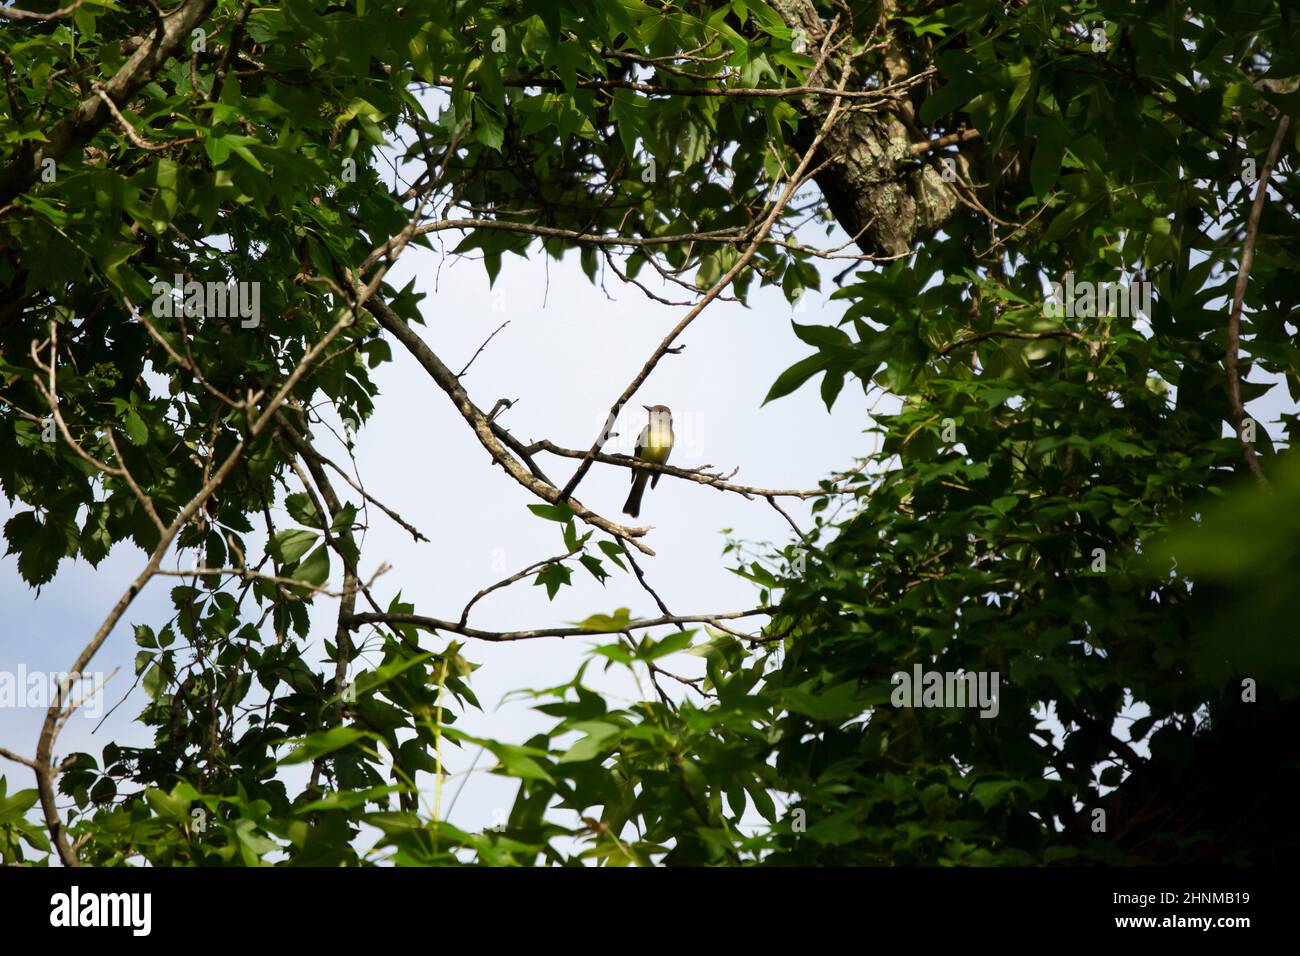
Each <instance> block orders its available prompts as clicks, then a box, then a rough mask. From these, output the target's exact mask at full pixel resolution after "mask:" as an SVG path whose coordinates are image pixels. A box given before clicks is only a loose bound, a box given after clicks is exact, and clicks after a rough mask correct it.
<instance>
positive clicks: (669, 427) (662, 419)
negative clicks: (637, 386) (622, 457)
mask: <svg viewBox="0 0 1300 956" xmlns="http://www.w3.org/2000/svg"><path fill="white" fill-rule="evenodd" d="M641 407H642V408H644V409H645V410H646V411H647V412H649V413H650V421H649V422H647V423H646V426H645V428H643V429H641V434H640V435H638V436H637V439H636V451H635V452H633V454H634V455H635V456H636V457H637V458H639V459H641V460H642V461H648V462H653V463H654V464H656V465H662V464H665V463H666V462H667V461H668V455H669V453H671V452H672V450H673V413H672V411H671V410H670V409H669V408H668V406H667V405H642V406H641ZM647 481H648V482H650V487H651V488H653V487H654V486H655V485H657V484H658V483H659V473H658V472H655V473H653V474H651V472H648V471H642V470H641V469H640V468H633V469H632V493H631V494H629V495H628V496H627V503H626V504H625V505H623V513H624V514H629V515H631V516H632V517H633V518H635V517H637V516H638V515H640V514H641V496H642V495H643V494H645V486H646V482H647Z"/></svg>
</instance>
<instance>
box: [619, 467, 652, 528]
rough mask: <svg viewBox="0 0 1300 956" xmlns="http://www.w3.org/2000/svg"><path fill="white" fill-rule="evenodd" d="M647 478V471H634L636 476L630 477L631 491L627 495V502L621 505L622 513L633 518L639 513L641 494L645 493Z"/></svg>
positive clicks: (648, 474) (648, 475) (648, 476)
mask: <svg viewBox="0 0 1300 956" xmlns="http://www.w3.org/2000/svg"><path fill="white" fill-rule="evenodd" d="M649 478H650V473H649V472H645V471H638V472H637V473H636V477H635V478H633V479H632V492H631V494H629V495H628V496H627V503H626V504H624V505H623V514H625V515H631V516H632V517H633V518H636V517H638V516H639V515H640V514H641V496H642V495H643V494H645V483H646V481H647V480H648V479H649Z"/></svg>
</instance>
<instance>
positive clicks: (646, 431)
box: [628, 425, 650, 481]
mask: <svg viewBox="0 0 1300 956" xmlns="http://www.w3.org/2000/svg"><path fill="white" fill-rule="evenodd" d="M649 444H650V426H649V425H647V426H646V427H645V428H643V429H641V434H639V435H637V436H636V450H635V451H633V452H632V455H633V457H635V458H640V457H641V456H642V455H643V454H644V453H645V449H646V446H647V445H649ZM628 470H629V471H630V472H631V473H632V480H633V481H636V476H637V470H636V469H635V468H629V469H628Z"/></svg>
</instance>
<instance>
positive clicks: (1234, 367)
mask: <svg viewBox="0 0 1300 956" xmlns="http://www.w3.org/2000/svg"><path fill="white" fill-rule="evenodd" d="M1290 125H1291V117H1289V116H1286V115H1284V116H1283V117H1282V119H1281V120H1280V121H1279V122H1278V124H1277V132H1276V133H1274V134H1273V143H1272V145H1270V146H1269V148H1268V156H1267V157H1265V159H1264V167H1263V168H1262V169H1261V170H1260V171H1259V182H1258V183H1256V184H1255V201H1254V203H1253V204H1252V205H1251V207H1250V220H1249V221H1248V222H1247V224H1246V244H1245V245H1244V246H1243V247H1242V250H1241V266H1240V267H1239V268H1238V269H1237V284H1236V287H1235V288H1234V289H1233V293H1232V313H1231V314H1230V315H1229V316H1228V347H1227V353H1226V355H1225V356H1224V362H1223V364H1224V366H1225V367H1226V368H1227V372H1228V403H1229V405H1230V406H1231V409H1232V420H1233V423H1234V424H1235V425H1236V427H1237V441H1238V442H1239V443H1240V444H1241V454H1242V457H1243V458H1245V459H1246V467H1247V468H1249V469H1250V473H1251V474H1252V475H1254V476H1255V478H1256V480H1257V481H1260V482H1264V483H1265V484H1267V479H1265V478H1264V471H1263V469H1262V468H1260V466H1259V456H1257V455H1256V454H1255V448H1254V446H1253V445H1252V444H1251V443H1250V442H1248V441H1246V440H1245V438H1244V436H1243V435H1242V425H1243V423H1244V422H1245V419H1246V408H1245V406H1244V405H1243V404H1242V401H1241V373H1240V371H1239V370H1238V363H1237V353H1238V351H1239V349H1240V347H1241V307H1242V303H1243V301H1244V300H1245V297H1246V280H1247V279H1248V278H1249V277H1250V267H1251V265H1253V264H1254V262H1255V237H1256V236H1257V235H1258V234H1259V217H1260V214H1261V213H1262V212H1263V211H1264V197H1265V196H1266V195H1267V194H1268V180H1269V176H1271V175H1272V173H1273V164H1274V163H1276V162H1277V156H1278V153H1279V151H1280V150H1281V149H1282V141H1283V139H1285V138H1286V131H1287V127H1288V126H1290Z"/></svg>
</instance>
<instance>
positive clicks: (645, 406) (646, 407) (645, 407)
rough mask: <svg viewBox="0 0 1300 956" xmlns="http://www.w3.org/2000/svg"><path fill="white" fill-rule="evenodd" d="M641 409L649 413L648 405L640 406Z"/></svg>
mask: <svg viewBox="0 0 1300 956" xmlns="http://www.w3.org/2000/svg"><path fill="white" fill-rule="evenodd" d="M641 407H642V408H644V409H645V410H646V411H647V412H648V411H650V406H649V405H642V406H641Z"/></svg>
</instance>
